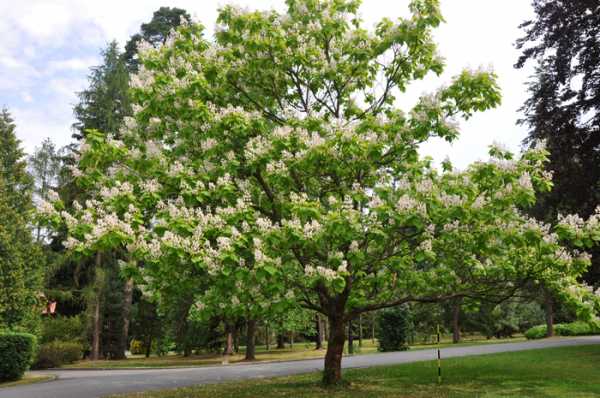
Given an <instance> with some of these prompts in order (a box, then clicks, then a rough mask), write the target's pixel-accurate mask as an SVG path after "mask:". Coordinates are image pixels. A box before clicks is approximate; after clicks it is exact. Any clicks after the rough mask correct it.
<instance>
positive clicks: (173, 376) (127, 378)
mask: <svg viewBox="0 0 600 398" xmlns="http://www.w3.org/2000/svg"><path fill="white" fill-rule="evenodd" d="M584 344H600V336H586V337H576V338H570V339H557V340H541V341H526V342H521V343H503V344H488V345H479V346H471V347H450V348H443V349H442V358H450V357H462V356H468V355H483V354H492V353H497V352H510V351H522V350H530V349H538V348H550V347H566V346H574V345H584ZM435 358H436V351H435V350H414V351H405V352H393V353H382V354H369V355H357V356H352V357H345V358H344V359H343V361H342V365H343V367H344V368H346V369H348V368H362V367H369V366H381V365H392V364H399V363H408V362H417V361H426V360H432V359H435ZM322 368H323V360H322V359H310V360H303V361H290V362H271V363H255V364H232V365H221V366H210V367H196V368H170V369H130V370H56V371H41V372H32V373H33V374H37V373H41V374H52V375H55V376H57V379H56V380H54V381H49V382H43V383H37V384H29V385H23V386H15V387H5V388H0V398H95V397H103V396H106V395H109V394H118V393H127V392H137V391H146V390H156V389H166V388H175V387H184V386H190V385H194V384H208V383H219V382H224V381H230V380H243V379H255V378H263V377H274V376H286V375H292V374H299V373H309V372H314V371H319V370H322Z"/></svg>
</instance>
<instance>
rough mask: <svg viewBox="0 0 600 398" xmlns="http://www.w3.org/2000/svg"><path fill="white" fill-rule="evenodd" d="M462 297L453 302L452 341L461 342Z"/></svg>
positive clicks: (454, 342)
mask: <svg viewBox="0 0 600 398" xmlns="http://www.w3.org/2000/svg"><path fill="white" fill-rule="evenodd" d="M461 304H462V298H458V299H456V300H455V301H454V302H453V303H452V343H453V344H457V343H459V342H460V306H461Z"/></svg>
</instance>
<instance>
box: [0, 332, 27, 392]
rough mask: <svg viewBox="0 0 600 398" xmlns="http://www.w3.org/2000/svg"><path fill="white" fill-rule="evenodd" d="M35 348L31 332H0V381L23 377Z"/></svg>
mask: <svg viewBox="0 0 600 398" xmlns="http://www.w3.org/2000/svg"><path fill="white" fill-rule="evenodd" d="M35 348H36V338H35V336H34V335H32V334H29V333H11V332H0V381H10V380H18V379H20V378H21V377H23V374H24V373H25V371H26V370H27V369H28V368H29V365H31V362H32V361H33V356H34V353H35Z"/></svg>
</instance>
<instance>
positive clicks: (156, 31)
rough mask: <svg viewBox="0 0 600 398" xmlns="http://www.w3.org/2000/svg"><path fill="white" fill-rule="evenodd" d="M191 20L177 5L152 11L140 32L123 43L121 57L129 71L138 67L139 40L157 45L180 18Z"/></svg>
mask: <svg viewBox="0 0 600 398" xmlns="http://www.w3.org/2000/svg"><path fill="white" fill-rule="evenodd" d="M182 19H184V20H186V21H188V22H190V21H191V17H190V14H188V12H187V11H186V10H182V9H181V8H177V7H173V8H171V7H160V8H159V9H158V10H156V11H154V14H153V16H152V20H151V21H150V22H148V23H143V24H142V26H141V29H140V33H136V34H135V35H133V36H131V38H130V39H129V41H128V42H127V44H126V45H125V53H124V54H123V58H124V60H125V62H126V63H127V66H128V68H129V70H130V71H132V72H134V71H136V70H137V68H138V60H137V46H138V44H139V43H140V41H142V40H145V41H147V42H148V43H150V44H152V45H153V46H159V45H161V44H163V43H164V42H165V39H166V38H167V36H168V35H169V32H170V31H171V29H174V28H176V27H177V26H179V25H180V23H181V20H182Z"/></svg>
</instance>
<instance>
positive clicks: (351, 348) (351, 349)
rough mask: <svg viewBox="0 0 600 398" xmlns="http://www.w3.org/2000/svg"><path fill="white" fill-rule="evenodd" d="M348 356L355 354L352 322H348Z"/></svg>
mask: <svg viewBox="0 0 600 398" xmlns="http://www.w3.org/2000/svg"><path fill="white" fill-rule="evenodd" d="M348 354H350V355H352V354H354V335H353V333H352V321H348Z"/></svg>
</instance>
